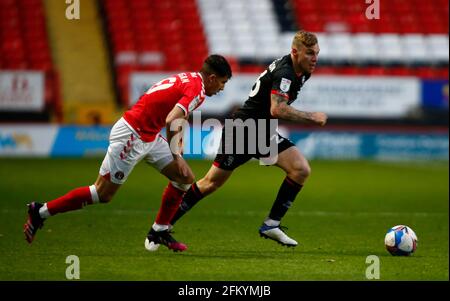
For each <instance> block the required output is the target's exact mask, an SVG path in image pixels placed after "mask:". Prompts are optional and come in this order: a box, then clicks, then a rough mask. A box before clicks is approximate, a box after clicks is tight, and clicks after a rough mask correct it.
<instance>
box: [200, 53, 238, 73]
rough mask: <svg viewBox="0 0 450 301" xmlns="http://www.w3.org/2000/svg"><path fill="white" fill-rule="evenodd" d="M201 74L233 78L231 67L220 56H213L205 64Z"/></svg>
mask: <svg viewBox="0 0 450 301" xmlns="http://www.w3.org/2000/svg"><path fill="white" fill-rule="evenodd" d="M200 71H201V72H204V73H207V74H216V75H218V76H220V77H224V76H226V77H228V78H231V76H232V73H231V67H230V64H228V62H227V60H226V59H225V58H224V57H223V56H221V55H219V54H211V55H210V56H208V57H207V58H206V60H205V61H204V62H203V66H202V69H201V70H200Z"/></svg>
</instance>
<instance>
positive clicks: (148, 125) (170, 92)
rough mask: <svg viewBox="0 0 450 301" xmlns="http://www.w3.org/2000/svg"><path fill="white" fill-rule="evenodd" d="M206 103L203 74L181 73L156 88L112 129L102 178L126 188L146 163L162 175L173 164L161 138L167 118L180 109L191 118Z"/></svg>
mask: <svg viewBox="0 0 450 301" xmlns="http://www.w3.org/2000/svg"><path fill="white" fill-rule="evenodd" d="M204 100H205V88H204V85H203V79H202V77H201V75H200V73H196V72H195V73H180V74H177V75H174V76H172V77H169V78H166V79H163V80H162V81H160V82H158V83H156V84H155V85H153V86H152V87H151V88H150V89H149V90H148V91H147V92H146V93H145V94H144V95H142V96H141V98H140V99H139V100H138V101H137V103H136V104H135V105H134V106H133V107H132V108H131V109H130V110H128V111H126V112H125V113H124V115H123V117H122V118H121V119H120V120H119V121H117V122H116V124H115V125H114V126H113V128H112V129H111V134H110V144H109V147H108V152H107V154H106V156H105V158H104V160H103V163H102V165H101V167H100V175H102V176H104V177H106V178H108V179H109V180H110V181H111V182H113V183H116V184H123V183H124V182H125V181H126V179H127V177H128V176H129V174H130V173H131V171H132V170H133V168H134V166H135V165H136V164H137V163H138V162H139V161H141V160H142V159H145V160H146V162H147V163H149V164H151V165H152V166H154V167H155V168H156V169H158V170H159V171H161V170H162V169H163V168H164V167H166V166H167V165H168V164H169V163H170V162H172V161H173V156H172V152H171V151H170V148H169V144H168V142H167V141H166V140H165V139H164V138H163V137H161V135H160V131H161V129H162V128H164V127H165V125H166V117H167V115H168V114H169V113H170V111H171V110H172V109H173V108H174V107H175V106H178V107H180V108H181V109H182V110H183V111H184V113H185V116H187V115H189V113H190V112H192V111H193V110H195V109H196V108H198V107H199V106H200V105H201V104H202V103H203V101H204Z"/></svg>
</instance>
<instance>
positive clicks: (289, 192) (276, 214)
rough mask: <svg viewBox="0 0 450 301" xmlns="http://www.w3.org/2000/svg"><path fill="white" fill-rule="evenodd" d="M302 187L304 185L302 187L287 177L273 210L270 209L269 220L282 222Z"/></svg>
mask: <svg viewBox="0 0 450 301" xmlns="http://www.w3.org/2000/svg"><path fill="white" fill-rule="evenodd" d="M302 187H303V185H300V184H298V183H296V182H294V181H293V180H291V179H289V178H288V177H286V178H285V179H284V181H283V183H282V184H281V187H280V190H279V191H278V195H277V198H276V199H275V202H274V203H273V206H272V209H270V214H269V218H270V219H273V220H276V221H281V219H282V218H283V216H284V215H285V214H286V212H287V211H288V209H289V207H291V204H292V202H293V201H294V200H295V197H296V196H297V194H298V193H299V192H300V190H301V189H302Z"/></svg>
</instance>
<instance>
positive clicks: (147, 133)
mask: <svg viewBox="0 0 450 301" xmlns="http://www.w3.org/2000/svg"><path fill="white" fill-rule="evenodd" d="M204 100H205V87H204V85H203V80H202V76H201V75H200V73H197V72H192V73H180V74H177V75H174V76H172V77H169V78H166V79H163V80H162V81H160V82H158V83H156V84H155V85H153V86H152V87H151V88H150V89H149V90H148V91H147V92H146V93H145V94H144V95H142V96H141V98H139V100H138V101H137V102H136V104H135V105H134V106H133V107H132V108H131V109H130V110H128V111H126V112H125V113H124V115H123V118H125V120H126V121H127V122H128V124H129V125H131V126H132V127H133V129H134V130H135V131H136V132H137V133H138V134H139V135H140V136H141V139H142V140H143V141H145V142H151V141H153V140H154V139H155V137H156V135H157V134H158V133H159V132H160V131H161V129H162V128H163V127H164V126H165V125H166V117H167V115H168V114H169V112H170V111H171V110H172V109H173V108H174V106H179V107H180V108H181V109H183V111H184V113H185V116H187V115H188V114H189V113H190V112H191V111H193V110H195V109H196V108H198V107H199V106H200V105H201V104H202V103H203V101H204Z"/></svg>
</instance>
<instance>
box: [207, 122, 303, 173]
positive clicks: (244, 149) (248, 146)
mask: <svg viewBox="0 0 450 301" xmlns="http://www.w3.org/2000/svg"><path fill="white" fill-rule="evenodd" d="M232 133H233V134H232V135H228V138H229V139H225V137H226V135H225V127H224V128H223V129H222V137H221V144H220V147H219V151H218V153H217V155H216V158H215V159H214V163H213V164H214V166H216V167H219V168H221V169H225V170H234V169H236V168H237V167H239V166H240V165H242V164H244V163H246V162H247V161H249V160H250V159H252V158H255V159H261V158H268V157H270V155H272V156H273V155H274V154H276V155H278V154H280V153H281V152H283V151H285V150H286V149H288V148H290V147H291V146H295V144H294V143H292V141H290V140H289V139H287V138H284V137H283V136H281V135H280V134H278V133H276V134H274V135H272V137H270V135H266V136H264V137H263V138H260V139H264V140H265V141H264V142H265V145H266V146H268V145H270V144H269V143H270V140H271V139H274V141H275V142H273V143H276V148H275V151H274V152H272V153H269V152H261V151H260V149H259V148H258V145H259V144H258V142H260V141H259V139H258V138H259V136H258V135H256V136H257V137H255V139H254V140H251V141H253V142H256V145H255V143H251V142H249V141H250V140H249V139H248V138H249V136H248V132H247V131H245V134H244V138H243V139H241V140H244V141H245V143H244V146H242V145H240V143H242V142H243V141H237V139H236V137H237V135H236V130H234V131H233V132H232ZM228 134H230V133H228ZM231 141H232V142H233V143H232V146H230V143H231ZM227 146H229V147H228V148H227ZM238 146H241V147H238Z"/></svg>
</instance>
